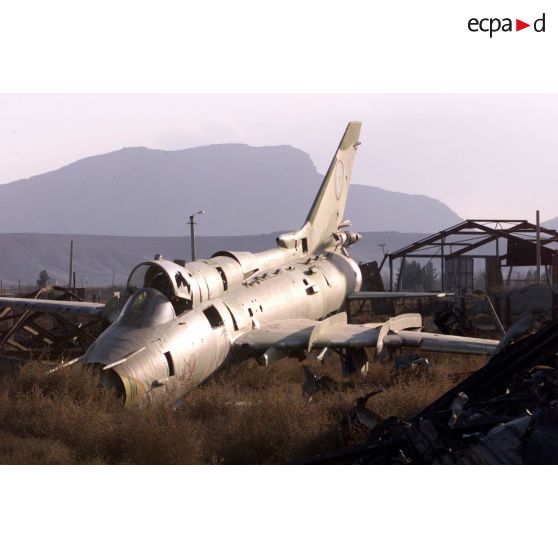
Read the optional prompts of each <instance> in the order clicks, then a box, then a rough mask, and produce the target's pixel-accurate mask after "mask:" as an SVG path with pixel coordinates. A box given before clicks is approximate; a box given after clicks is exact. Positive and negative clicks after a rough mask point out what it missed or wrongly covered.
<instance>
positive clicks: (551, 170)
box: [0, 94, 558, 220]
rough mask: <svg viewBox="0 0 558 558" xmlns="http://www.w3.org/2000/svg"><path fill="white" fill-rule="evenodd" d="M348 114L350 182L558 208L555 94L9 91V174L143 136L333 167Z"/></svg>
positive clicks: (496, 210) (507, 212)
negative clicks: (275, 150)
mask: <svg viewBox="0 0 558 558" xmlns="http://www.w3.org/2000/svg"><path fill="white" fill-rule="evenodd" d="M349 120H361V121H362V122H363V131H362V135H361V141H362V146H361V147H360V150H359V155H358V157H357V161H356V164H355V169H354V173H353V182H358V183H362V184H370V185H374V186H379V187H382V188H386V189H388V190H396V191H401V192H408V193H413V194H426V195H429V196H433V197H435V198H438V199H440V200H441V201H443V202H445V203H447V204H448V205H449V206H450V207H451V208H452V209H453V210H454V211H456V212H457V213H458V214H459V215H461V216H462V217H464V218H493V217H500V218H529V219H534V213H535V210H536V209H541V211H542V218H543V220H546V219H549V218H552V217H554V216H556V215H558V194H557V186H558V163H557V160H558V132H557V131H558V95H514V94H509V95H508V94H506V95H484V94H483V95H455V94H452V95H441V94H432V95H411V94H400V95H378V94H371V95H252V94H251V95H225V94H218V95H217V94H214V95H190V94H185V95H176V94H173V95H152V94H142V95H138V94H133V95H132V94H130V95H81V94H74V95H72V94H64V95H5V94H3V95H0V184H1V183H5V182H10V181H12V180H16V179H19V178H24V177H28V176H32V175H35V174H39V173H42V172H46V171H49V170H53V169H56V168H59V167H61V166H63V165H65V164H68V163H71V162H73V161H75V160H76V159H79V158H82V157H86V156H89V155H95V154H99V153H105V152H108V151H113V150H116V149H120V148H121V147H128V146H139V145H141V146H146V147H151V148H159V149H169V150H174V149H182V148H186V147H193V146H198V145H206V144H211V143H226V142H242V143H248V144H250V145H278V144H290V145H293V146H295V147H298V148H300V149H303V150H304V151H306V152H308V153H309V154H310V156H311V157H312V159H313V161H314V162H315V164H316V166H317V167H318V170H319V171H320V172H324V171H325V169H326V168H327V165H328V163H329V160H330V158H331V155H332V153H333V151H334V149H335V147H336V146H337V143H338V141H339V138H340V135H341V133H342V131H343V128H344V126H345V125H346V123H347V121H349ZM31 201H32V200H30V202H31Z"/></svg>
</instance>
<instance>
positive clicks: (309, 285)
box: [0, 122, 497, 404]
mask: <svg viewBox="0 0 558 558" xmlns="http://www.w3.org/2000/svg"><path fill="white" fill-rule="evenodd" d="M360 127H361V124H360V123H359V122H350V123H349V125H348V126H347V129H346V131H345V133H344V135H343V137H342V139H341V143H340V144H339V147H338V149H337V151H336V153H335V156H334V157H333V160H332V162H331V164H330V167H329V170H328V172H327V174H326V175H325V177H324V180H323V182H322V185H321V187H320V189H319V191H318V194H317V196H316V199H315V200H314V203H313V205H312V207H311V209H310V213H309V214H308V217H307V219H306V222H305V223H304V225H303V227H302V228H301V229H299V230H298V231H295V232H292V233H288V234H283V235H281V236H279V237H278V238H277V246H276V247H275V248H272V249H270V250H267V251H265V252H260V253H250V252H227V251H223V252H218V253H216V254H214V255H213V256H212V257H211V258H209V259H206V260H197V261H194V262H188V263H185V262H173V261H167V260H164V259H162V258H161V257H156V258H155V259H154V260H152V261H149V262H144V263H142V264H140V265H138V266H137V267H136V268H134V269H133V270H132V272H131V274H130V277H129V280H128V293H129V298H128V300H127V302H126V304H125V305H124V308H123V309H122V311H121V312H119V314H118V313H116V314H115V310H114V309H111V308H110V307H109V306H110V305H107V306H106V307H105V306H104V305H101V304H92V303H89V304H87V303H79V302H56V301H44V300H43V301H41V300H28V299H14V298H11V299H8V298H5V299H0V307H1V306H10V307H23V308H26V309H30V310H41V311H47V312H51V313H57V312H59V313H66V314H77V315H88V316H90V315H99V314H103V315H104V316H105V317H106V318H108V319H109V321H112V323H111V325H109V327H108V328H107V329H106V330H105V331H104V332H103V333H102V334H101V335H100V336H99V337H98V338H97V339H96V340H95V341H94V342H93V343H92V344H91V345H90V347H89V348H88V349H87V351H86V353H85V354H84V355H83V356H82V357H80V359H79V360H80V361H81V362H82V363H83V364H86V365H91V366H92V367H94V368H95V369H96V370H98V371H99V373H100V378H101V383H102V384H103V385H104V386H105V387H107V388H114V389H116V390H117V392H118V394H119V395H120V396H121V397H122V398H123V399H124V401H125V403H126V404H128V403H130V402H131V401H134V400H139V399H141V398H142V397H144V396H148V397H150V398H151V397H155V396H157V395H158V394H162V393H166V392H172V393H174V394H182V393H185V392H187V391H188V390H190V389H191V388H193V387H195V386H196V385H198V384H199V383H201V382H202V381H204V380H205V379H206V378H208V377H209V376H210V375H211V374H213V373H214V372H215V371H217V370H219V369H220V368H222V367H223V366H224V365H227V364H228V363H230V362H232V361H233V360H242V359H246V358H249V357H254V356H255V357H256V358H257V359H258V362H259V363H260V364H263V365H267V364H270V363H271V362H274V361H276V360H278V359H280V358H283V357H285V356H289V355H290V356H293V355H295V356H300V357H303V356H304V355H305V354H306V353H308V352H310V350H312V349H321V352H320V355H319V358H321V357H323V354H324V352H325V350H327V349H331V350H334V351H336V352H338V353H339V354H340V355H341V360H342V364H343V369H344V371H346V372H348V373H349V372H355V371H360V372H364V371H365V370H366V369H367V365H368V359H367V356H366V352H365V348H366V347H372V348H376V350H377V351H378V352H381V351H383V350H385V349H394V348H397V347H401V346H412V347H417V348H423V349H427V350H430V351H444V352H460V353H477V354H491V353H492V352H493V350H494V348H495V346H496V345H497V341H492V340H486V339H475V338H464V337H454V336H448V335H439V334H432V333H424V332H421V331H420V329H421V326H422V320H421V316H420V314H404V315H402V316H398V317H396V318H392V319H391V320H389V321H388V322H386V323H379V324H372V323H370V324H347V317H346V314H345V313H344V312H341V310H342V309H343V307H344V305H345V303H346V300H347V297H348V296H349V295H351V294H352V293H355V292H357V291H359V290H360V286H361V273H360V269H359V267H358V265H357V264H356V262H355V261H354V260H352V259H351V258H350V256H349V254H348V252H347V250H346V248H347V246H349V245H351V244H353V243H355V242H357V241H358V239H359V238H360V235H358V234H357V233H351V232H347V231H346V230H344V229H345V228H346V227H347V226H348V225H350V223H349V222H347V221H344V220H343V219H344V210H345V205H346V201H347V195H348V190H349V182H350V177H351V170H352V166H353V161H354V157H355V153H356V150H357V147H358V146H359V145H360V144H359V141H358V140H359V134H360ZM293 203H296V200H293ZM423 294H424V293H423ZM370 296H375V295H374V294H373V293H370ZM118 310H119V309H118ZM111 313H112V314H113V315H112V316H111Z"/></svg>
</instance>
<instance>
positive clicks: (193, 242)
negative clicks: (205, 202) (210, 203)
mask: <svg viewBox="0 0 558 558" xmlns="http://www.w3.org/2000/svg"><path fill="white" fill-rule="evenodd" d="M203 213H205V210H203V209H202V210H201V211H196V213H193V214H192V215H190V220H189V221H188V224H189V225H190V247H191V251H192V261H193V262H195V261H196V237H195V235H194V225H195V224H196V223H195V222H194V217H195V216H196V215H202V214H203Z"/></svg>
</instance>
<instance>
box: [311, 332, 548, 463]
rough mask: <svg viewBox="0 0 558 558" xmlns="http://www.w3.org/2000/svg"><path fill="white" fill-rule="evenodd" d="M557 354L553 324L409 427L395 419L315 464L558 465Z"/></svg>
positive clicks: (494, 361)
mask: <svg viewBox="0 0 558 558" xmlns="http://www.w3.org/2000/svg"><path fill="white" fill-rule="evenodd" d="M557 353H558V321H553V322H550V323H548V324H547V325H545V326H543V327H542V328H541V329H539V330H538V331H537V332H536V333H532V334H529V335H525V336H524V337H522V338H520V339H517V340H515V341H514V342H512V343H511V344H509V345H508V346H506V347H503V348H502V350H501V351H500V352H499V353H498V354H497V355H495V356H494V357H493V358H492V359H491V360H490V361H489V362H488V363H487V364H486V365H485V366H484V367H482V368H481V369H480V370H478V371H477V372H475V373H473V374H472V375H470V376H469V377H468V378H466V379H465V380H463V381H462V382H461V383H460V384H458V385H457V386H455V387H454V388H453V389H451V390H449V391H448V392H446V393H445V394H444V395H442V396H441V397H440V398H439V399H438V400H436V401H434V402H433V403H431V404H430V405H428V406H427V407H426V408H424V409H423V410H422V411H420V412H419V413H418V414H417V415H415V416H414V417H413V418H412V419H411V420H409V421H408V422H407V421H404V420H402V419H400V418H399V417H389V418H387V419H386V420H383V421H380V422H378V424H376V425H373V426H372V428H369V429H368V440H367V441H366V443H364V444H361V445H360V446H356V447H353V448H352V449H349V450H345V451H343V452H339V453H337V454H331V455H328V456H323V457H321V458H319V459H316V460H315V461H313V462H314V463H346V464H350V463H355V464H356V463H362V464H396V463H398V464H543V463H558V359H557ZM364 424H366V421H364ZM370 424H372V423H370Z"/></svg>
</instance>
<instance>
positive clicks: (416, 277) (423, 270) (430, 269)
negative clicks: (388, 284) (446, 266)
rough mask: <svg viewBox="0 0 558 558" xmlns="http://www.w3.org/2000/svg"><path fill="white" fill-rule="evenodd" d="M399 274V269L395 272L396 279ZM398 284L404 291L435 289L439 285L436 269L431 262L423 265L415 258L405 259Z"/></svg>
mask: <svg viewBox="0 0 558 558" xmlns="http://www.w3.org/2000/svg"><path fill="white" fill-rule="evenodd" d="M400 274H401V270H399V273H398V274H397V281H399V275H400ZM400 285H401V288H402V289H404V290H406V291H433V290H436V289H437V288H438V287H439V281H438V271H437V270H436V268H435V267H434V264H433V263H432V262H428V263H427V264H425V265H424V266H423V265H421V264H420V263H419V262H417V261H416V260H410V261H409V260H408V261H405V263H404V264H403V276H402V281H401V282H400Z"/></svg>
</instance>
